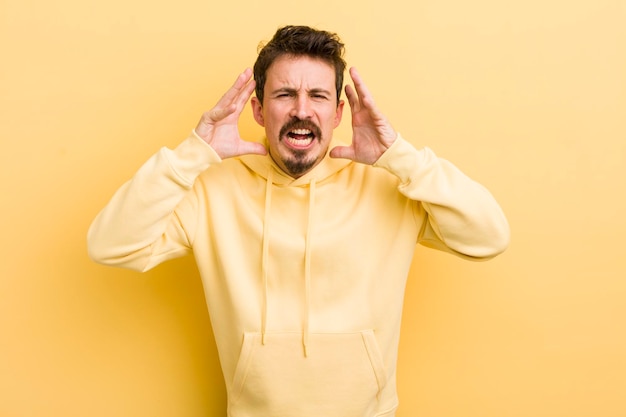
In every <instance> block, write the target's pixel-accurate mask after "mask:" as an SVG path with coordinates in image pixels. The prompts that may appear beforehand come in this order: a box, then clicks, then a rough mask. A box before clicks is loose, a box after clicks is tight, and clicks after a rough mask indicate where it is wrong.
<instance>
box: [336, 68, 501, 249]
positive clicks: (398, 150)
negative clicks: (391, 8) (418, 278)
mask: <svg viewBox="0 0 626 417" xmlns="http://www.w3.org/2000/svg"><path fill="white" fill-rule="evenodd" d="M350 76H351V77H352V80H353V81H354V89H353V88H352V87H350V86H346V96H347V97H348V102H349V104H350V109H351V111H352V130H353V135H352V143H351V145H350V146H338V147H335V148H334V149H332V150H331V153H330V156H331V157H334V158H347V159H351V160H353V161H355V162H360V163H364V164H369V165H374V166H379V167H381V168H385V169H386V170H388V171H389V172H391V173H392V174H394V175H396V176H397V177H398V178H400V181H401V185H400V187H399V190H400V192H402V193H403V194H404V195H405V196H407V197H408V198H410V199H412V200H415V201H418V202H419V203H420V206H419V207H420V209H423V211H424V212H423V213H421V214H425V220H424V227H423V228H422V230H421V232H420V236H419V237H418V240H419V242H420V243H422V244H424V245H426V246H430V247H434V248H437V249H441V250H445V251H448V252H452V253H455V254H457V255H460V256H465V257H468V258H470V259H488V258H490V257H493V256H495V255H497V254H499V253H501V252H502V251H504V250H505V249H506V247H507V246H508V244H509V239H510V231H509V225H508V222H507V220H506V217H505V216H504V213H503V212H502V210H501V208H500V206H499V205H498V203H497V202H496V200H495V199H494V198H493V196H492V195H491V193H489V191H488V190H487V189H486V188H485V187H483V186H482V185H480V184H478V183H477V182H475V181H473V180H471V179H470V178H469V177H467V176H466V175H465V174H463V173H462V172H461V171H460V170H459V169H458V168H456V167H455V166H454V165H452V164H451V163H450V162H448V161H446V160H443V159H440V158H438V157H437V156H436V155H435V154H434V153H433V152H432V151H431V150H430V149H428V148H423V149H421V150H417V149H415V148H414V147H413V146H412V145H411V144H409V143H408V142H406V141H405V140H403V139H402V138H401V137H400V136H399V135H398V133H397V132H396V131H395V130H394V129H393V127H392V126H391V124H390V123H389V121H388V120H387V119H386V118H385V116H384V115H383V114H382V113H381V112H380V111H379V110H378V108H377V107H376V105H375V103H374V99H373V97H372V95H371V93H370V92H369V90H368V89H367V86H366V85H365V83H364V82H363V80H362V79H361V76H360V75H359V73H358V72H357V71H356V70H355V69H354V68H351V69H350Z"/></svg>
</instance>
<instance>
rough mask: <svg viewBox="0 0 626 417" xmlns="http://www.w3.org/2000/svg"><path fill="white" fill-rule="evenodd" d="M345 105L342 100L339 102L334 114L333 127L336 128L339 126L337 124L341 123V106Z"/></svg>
mask: <svg viewBox="0 0 626 417" xmlns="http://www.w3.org/2000/svg"><path fill="white" fill-rule="evenodd" d="M344 104H345V102H344V101H343V100H339V104H338V105H337V111H336V113H335V126H334V127H337V126H339V123H341V118H342V116H343V105H344Z"/></svg>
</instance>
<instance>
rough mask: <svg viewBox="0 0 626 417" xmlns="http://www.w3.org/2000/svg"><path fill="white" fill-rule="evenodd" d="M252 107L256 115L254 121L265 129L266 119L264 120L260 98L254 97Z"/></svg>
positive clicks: (251, 102)
mask: <svg viewBox="0 0 626 417" xmlns="http://www.w3.org/2000/svg"><path fill="white" fill-rule="evenodd" d="M250 105H251V106H252V114H253V115H254V120H256V122H257V123H258V124H259V125H261V126H263V127H265V119H264V118H263V105H261V102H260V101H259V99H258V98H256V97H252V99H251V100H250Z"/></svg>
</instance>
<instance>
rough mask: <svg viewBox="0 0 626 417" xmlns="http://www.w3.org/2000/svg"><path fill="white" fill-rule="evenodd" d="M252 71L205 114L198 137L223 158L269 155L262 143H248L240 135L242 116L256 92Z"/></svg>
mask: <svg viewBox="0 0 626 417" xmlns="http://www.w3.org/2000/svg"><path fill="white" fill-rule="evenodd" d="M251 76H252V71H251V70H250V69H247V70H246V71H244V72H243V73H242V74H241V75H239V77H238V78H237V80H236V81H235V83H234V84H233V86H232V87H231V88H230V89H229V90H228V91H227V92H226V94H224V96H222V98H221V99H220V100H219V101H218V102H217V104H216V105H215V107H213V108H212V109H211V110H209V111H208V112H206V113H204V114H203V115H202V118H201V119H200V122H199V123H198V126H197V127H196V134H197V135H198V136H200V137H201V138H202V139H204V141H206V142H207V143H208V144H209V145H211V147H212V148H213V149H214V150H215V152H216V153H217V154H218V155H219V156H220V157H221V158H222V159H224V158H230V157H232V156H238V155H244V154H265V153H266V150H265V147H264V146H263V145H261V144H260V143H254V142H248V141H245V140H243V139H242V138H241V135H240V134H239V127H238V122H239V116H240V115H241V112H242V111H243V108H244V106H245V105H246V103H247V102H248V99H249V98H250V96H251V95H252V91H254V81H251Z"/></svg>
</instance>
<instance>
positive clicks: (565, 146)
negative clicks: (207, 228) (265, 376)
mask: <svg viewBox="0 0 626 417" xmlns="http://www.w3.org/2000/svg"><path fill="white" fill-rule="evenodd" d="M285 24H309V25H313V26H317V27H320V28H323V29H328V30H331V31H336V32H338V33H339V34H340V35H341V36H342V38H343V40H344V41H345V42H346V44H347V48H348V49H347V60H348V62H349V64H350V65H354V66H356V67H358V68H359V69H360V72H361V74H362V76H363V77H364V78H365V80H366V82H367V83H368V85H369V87H370V90H371V91H372V92H373V94H374V96H375V98H376V99H377V102H378V104H379V107H380V108H381V109H382V110H383V111H384V113H385V114H387V115H388V116H389V118H390V119H391V121H392V122H393V124H394V125H395V127H396V128H397V129H398V130H399V131H401V132H402V133H403V135H404V136H405V137H406V138H408V139H409V140H410V141H412V142H413V143H414V144H415V145H416V146H423V145H428V146H430V147H431V148H433V149H434V150H435V151H436V152H437V153H438V154H439V155H441V156H444V157H446V158H447V159H450V160H452V161H453V162H454V163H455V164H456V165H457V166H459V167H460V168H461V169H463V170H464V171H465V172H466V173H468V174H469V175H471V176H472V177H474V178H475V179H477V180H478V181H480V182H482V183H483V184H485V185H486V186H487V187H488V188H489V189H490V190H491V191H492V192H493V194H494V195H495V196H496V198H497V199H498V200H499V202H500V203H501V205H502V206H503V208H504V210H505V212H506V213H507V215H508V218H509V220H510V223H511V227H512V243H511V246H510V248H509V250H508V251H507V252H506V253H505V254H504V255H502V256H500V257H499V258H497V259H495V260H493V261H490V262H487V263H470V262H467V261H462V260H458V259H456V258H454V257H452V256H449V255H445V254H440V253H437V252H435V251H432V250H428V249H425V248H417V249H416V259H415V262H414V265H413V269H412V273H411V276H410V279H409V284H408V288H407V295H406V302H405V316H404V322H403V334H402V339H401V346H400V362H399V376H398V378H399V394H400V401H401V404H400V409H399V412H398V416H399V417H531V416H532V417H544V416H545V417H560V416H563V417H583V416H584V417H596V416H597V417H617V416H624V415H626V399H625V398H626V397H625V393H626V335H625V331H626V327H625V326H626V279H625V278H626V261H625V259H624V258H625V257H624V243H623V242H624V239H623V236H624V234H625V232H626V220H625V219H626V216H625V215H624V213H625V212H626V197H625V190H626V168H625V164H626V149H625V148H626V145H625V143H626V29H625V28H626V3H625V2H624V1H623V0H585V1H583V0H574V1H568V0H525V1H522V0H514V1H496V0H475V1H462V0H417V1H402V2H395V1H383V2H380V1H357V0H345V1H336V0H320V1H316V2H302V3H300V2H294V1H282V0H279V1H277V0H270V1H265V2H262V1H259V2H242V1H233V2H217V1H208V0H204V1H200V0H179V1H175V2H165V1H156V2H155V1H147V0H109V1H93V0H58V1H44V0H0V42H1V43H0V48H1V54H0V134H1V136H0V139H1V141H2V142H1V144H2V146H1V148H0V150H1V152H0V181H1V182H0V187H1V189H0V191H1V195H2V205H1V216H0V222H1V228H0V254H1V255H0V256H1V257H2V259H1V262H0V415H1V416H3V417H44V416H45V417H47V416H54V417H57V416H58V417H84V416H90V417H101V416H102V417H105V416H107V417H113V416H115V417H126V416H128V417H143V416H145V417H161V416H163V417H169V416H176V417H200V416H223V415H224V412H225V404H224V400H225V389H224V384H223V381H222V377H221V374H220V370H219V362H218V359H217V355H216V350H215V344H214V341H213V339H212V333H211V328H210V321H209V318H208V316H207V311H206V307H205V305H204V299H203V296H202V289H201V283H200V280H199V277H198V275H197V272H196V270H195V266H194V264H193V261H192V260H191V259H181V260H177V261H172V262H170V263H167V264H165V265H162V266H160V267H159V268H157V269H156V270H154V271H151V272H148V273H146V274H138V273H134V272H129V271H124V270H118V269H113V268H107V267H102V266H99V265H96V264H94V263H92V262H91V261H90V260H89V259H88V258H87V255H86V248H85V234H86V231H87V227H88V225H89V223H90V222H91V220H92V219H93V217H94V216H95V215H96V213H97V212H98V211H99V210H100V208H101V207H102V206H103V205H104V204H105V203H106V202H107V200H108V199H109V197H110V196H111V194H112V193H113V192H114V191H115V189H117V187H118V186H119V185H121V184H122V182H123V181H125V180H126V179H127V178H129V177H130V176H131V175H132V174H133V173H134V171H135V170H136V169H137V168H138V167H139V165H140V164H141V163H142V162H143V161H144V160H145V159H147V158H148V157H149V156H150V155H151V154H152V153H154V152H155V151H156V150H157V149H158V148H159V147H161V146H170V147H172V146H175V145H176V144H177V143H178V142H179V141H180V140H182V139H184V137H186V135H187V134H188V132H189V131H190V130H191V129H192V128H193V127H194V126H195V124H196V122H197V120H198V118H199V116H200V114H201V113H202V112H203V111H204V110H207V109H208V108H210V107H211V106H212V104H213V103H214V102H215V101H216V100H217V99H218V98H219V96H221V94H222V93H223V92H224V91H225V89H226V88H227V87H228V86H229V85H230V83H231V82H232V81H233V79H234V77H235V76H236V75H237V73H238V72H239V71H241V70H243V69H244V68H245V67H246V66H250V65H252V63H253V61H254V59H255V56H256V46H257V43H258V42H259V41H261V40H267V39H268V38H269V37H271V35H272V34H273V32H274V31H275V29H276V28H277V27H278V26H282V25H285ZM250 116H251V114H250V112H249V111H248V110H247V111H246V113H245V114H244V120H243V121H242V127H241V130H242V132H243V134H244V135H245V136H246V137H249V138H250V139H256V138H258V137H259V136H260V135H261V134H262V131H261V130H260V128H258V127H257V126H256V125H255V124H254V123H253V121H252V119H251V117H250ZM348 123H349V120H344V125H343V126H342V127H341V128H340V129H339V131H338V132H337V134H344V135H345V134H348V133H347V132H349V129H348Z"/></svg>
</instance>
